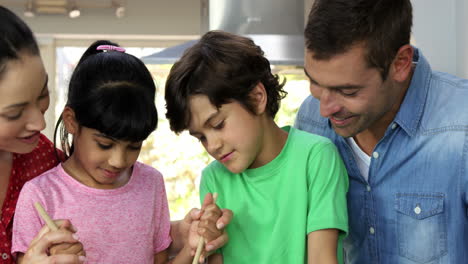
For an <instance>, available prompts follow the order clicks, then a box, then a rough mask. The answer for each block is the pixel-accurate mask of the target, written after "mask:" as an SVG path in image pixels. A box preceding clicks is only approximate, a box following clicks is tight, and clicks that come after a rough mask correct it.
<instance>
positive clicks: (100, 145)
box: [96, 141, 112, 150]
mask: <svg viewBox="0 0 468 264" xmlns="http://www.w3.org/2000/svg"><path fill="white" fill-rule="evenodd" d="M96 143H97V145H98V147H99V148H101V149H103V150H107V149H111V148H112V144H106V143H101V142H99V141H96Z"/></svg>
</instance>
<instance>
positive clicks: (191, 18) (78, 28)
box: [0, 0, 200, 35]
mask: <svg viewBox="0 0 468 264" xmlns="http://www.w3.org/2000/svg"><path fill="white" fill-rule="evenodd" d="M21 2H24V1H21ZM101 2H102V1H101ZM1 3H2V1H1V0H0V4H1ZM7 7H9V8H12V9H13V11H15V12H16V13H17V14H18V15H20V16H21V17H22V18H23V19H24V20H25V21H26V23H28V24H29V25H30V26H31V28H32V29H33V31H34V32H35V33H54V34H120V35H125V34H149V35H196V34H199V33H200V1H197V0H127V1H126V16H125V17H123V18H121V19H118V18H116V17H115V15H114V13H113V10H111V9H108V10H105V9H97V10H92V9H83V10H82V11H81V17H79V18H76V19H70V18H68V17H66V16H36V17H34V18H26V17H24V16H23V14H22V13H23V11H24V9H23V5H20V6H8V5H7Z"/></svg>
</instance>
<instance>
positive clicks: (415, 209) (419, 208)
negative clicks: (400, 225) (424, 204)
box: [414, 206, 421, 214]
mask: <svg viewBox="0 0 468 264" xmlns="http://www.w3.org/2000/svg"><path fill="white" fill-rule="evenodd" d="M414 213H415V214H420V213H421V207H419V206H416V207H415V208H414Z"/></svg>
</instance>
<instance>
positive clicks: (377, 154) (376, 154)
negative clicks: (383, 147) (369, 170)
mask: <svg viewBox="0 0 468 264" xmlns="http://www.w3.org/2000/svg"><path fill="white" fill-rule="evenodd" d="M372 157H374V159H378V158H379V153H378V152H377V151H374V153H372Z"/></svg>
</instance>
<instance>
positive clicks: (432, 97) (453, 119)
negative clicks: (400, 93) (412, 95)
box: [421, 71, 468, 130]
mask: <svg viewBox="0 0 468 264" xmlns="http://www.w3.org/2000/svg"><path fill="white" fill-rule="evenodd" d="M429 85H430V87H429V91H428V94H427V99H426V107H425V110H424V115H423V117H422V120H421V124H422V126H423V128H424V129H426V130H432V129H443V128H451V129H457V127H458V128H460V129H465V130H466V129H467V128H468V111H467V108H466V107H467V102H468V80H467V79H463V78H459V77H456V76H454V75H450V74H448V73H443V72H437V71H434V72H433V73H432V75H431V79H430V83H429Z"/></svg>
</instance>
